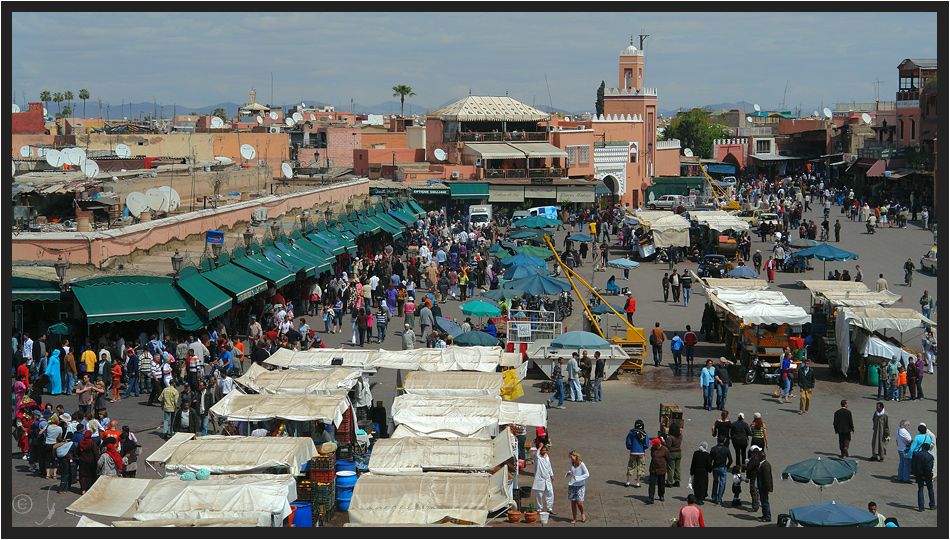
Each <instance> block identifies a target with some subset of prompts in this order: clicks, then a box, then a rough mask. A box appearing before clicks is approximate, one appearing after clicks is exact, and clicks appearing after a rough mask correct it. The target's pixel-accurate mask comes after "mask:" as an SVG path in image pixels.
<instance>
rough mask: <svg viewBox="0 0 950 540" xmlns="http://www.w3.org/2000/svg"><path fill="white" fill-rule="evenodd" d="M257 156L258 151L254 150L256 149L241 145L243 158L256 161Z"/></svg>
mask: <svg viewBox="0 0 950 540" xmlns="http://www.w3.org/2000/svg"><path fill="white" fill-rule="evenodd" d="M256 155H257V150H254V147H253V146H251V145H249V144H242V145H241V157H243V158H244V159H254V157H255V156H256Z"/></svg>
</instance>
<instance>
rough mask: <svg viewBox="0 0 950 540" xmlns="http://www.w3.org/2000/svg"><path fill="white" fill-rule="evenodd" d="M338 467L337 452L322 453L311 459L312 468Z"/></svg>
mask: <svg viewBox="0 0 950 540" xmlns="http://www.w3.org/2000/svg"><path fill="white" fill-rule="evenodd" d="M334 467H336V454H320V455H319V456H317V457H315V458H313V459H311V460H310V469H309V470H311V471H312V470H313V469H333V468H334Z"/></svg>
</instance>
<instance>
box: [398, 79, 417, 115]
mask: <svg viewBox="0 0 950 540" xmlns="http://www.w3.org/2000/svg"><path fill="white" fill-rule="evenodd" d="M414 95H416V93H415V92H413V91H412V87H411V86H406V85H405V84H400V85H397V86H393V97H399V116H404V115H403V110H404V109H405V106H406V96H414Z"/></svg>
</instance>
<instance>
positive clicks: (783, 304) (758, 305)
mask: <svg viewBox="0 0 950 540" xmlns="http://www.w3.org/2000/svg"><path fill="white" fill-rule="evenodd" d="M706 295H707V296H708V297H709V299H710V300H711V301H712V303H713V304H715V305H716V306H719V307H720V308H722V309H723V310H725V311H727V312H729V313H731V314H733V315H734V316H736V317H737V318H738V319H739V320H740V321H741V322H742V323H743V324H792V325H801V324H805V323H807V322H809V321H811V315H809V314H808V313H807V312H805V310H804V309H803V308H801V307H800V306H795V305H792V303H791V302H789V300H788V298H786V297H785V295H784V294H783V293H780V292H778V291H748V290H746V291H743V290H734V289H715V288H709V289H707V290H706Z"/></svg>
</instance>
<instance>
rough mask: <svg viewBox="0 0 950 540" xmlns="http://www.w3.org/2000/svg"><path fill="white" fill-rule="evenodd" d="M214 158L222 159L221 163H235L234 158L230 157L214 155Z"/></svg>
mask: <svg viewBox="0 0 950 540" xmlns="http://www.w3.org/2000/svg"><path fill="white" fill-rule="evenodd" d="M214 159H216V160H218V161H220V162H221V163H223V164H225V165H227V164H228V163H234V160H233V159H231V158H229V157H224V156H214Z"/></svg>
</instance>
